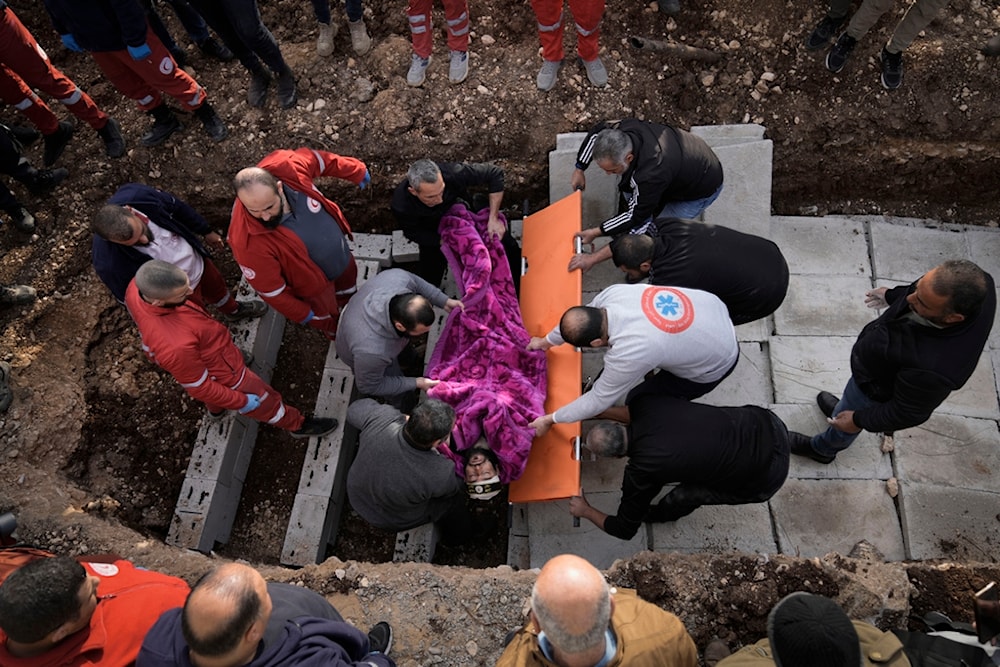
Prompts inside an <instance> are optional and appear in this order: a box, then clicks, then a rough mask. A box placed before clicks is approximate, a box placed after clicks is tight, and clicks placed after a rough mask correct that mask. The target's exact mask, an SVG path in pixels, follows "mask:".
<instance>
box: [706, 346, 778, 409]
mask: <svg viewBox="0 0 1000 667" xmlns="http://www.w3.org/2000/svg"><path fill="white" fill-rule="evenodd" d="M773 400H774V388H773V387H772V386H771V360H770V357H769V356H768V353H767V349H766V346H765V345H764V344H763V343H740V360H739V362H737V364H736V368H735V369H733V372H732V374H731V375H730V376H729V377H727V378H726V379H725V380H723V381H722V384H720V385H719V386H718V387H716V388H715V389H713V390H712V391H711V392H709V393H708V394H705V396H703V397H702V398H700V399H699V401H700V402H702V403H707V404H709V405H720V406H731V405H747V404H753V405H767V404H768V403H771V402H772V401H773Z"/></svg>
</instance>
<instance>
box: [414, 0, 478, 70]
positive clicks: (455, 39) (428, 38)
mask: <svg viewBox="0 0 1000 667" xmlns="http://www.w3.org/2000/svg"><path fill="white" fill-rule="evenodd" d="M433 4H434V0H410V4H409V6H407V8H406V16H407V18H408V19H409V22H410V39H411V40H412V41H413V52H414V53H416V54H417V55H418V56H420V57H421V58H426V57H428V56H430V55H431V50H432V48H433V44H434V34H433V33H432V32H431V6H432V5H433ZM443 4H444V18H445V21H446V22H447V23H448V48H449V49H451V50H452V51H468V50H469V3H468V0H443Z"/></svg>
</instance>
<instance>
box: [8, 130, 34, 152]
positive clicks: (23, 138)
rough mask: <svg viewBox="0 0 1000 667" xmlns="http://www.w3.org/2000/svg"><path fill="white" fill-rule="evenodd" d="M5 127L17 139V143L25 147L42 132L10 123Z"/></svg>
mask: <svg viewBox="0 0 1000 667" xmlns="http://www.w3.org/2000/svg"><path fill="white" fill-rule="evenodd" d="M7 129H8V130H9V131H10V133H11V135H13V137H14V138H15V139H16V140H17V143H19V144H21V148H27V147H28V146H30V145H31V144H33V143H35V142H36V141H38V139H39V137H41V136H42V133H41V132H39V131H38V130H36V129H35V128H33V127H25V126H24V125H12V126H10V127H8V128H7Z"/></svg>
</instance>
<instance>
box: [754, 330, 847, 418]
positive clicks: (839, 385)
mask: <svg viewBox="0 0 1000 667" xmlns="http://www.w3.org/2000/svg"><path fill="white" fill-rule="evenodd" d="M854 340H855V337H853V336H851V337H847V336H829V337H826V338H821V337H819V336H774V337H773V338H771V345H770V352H771V371H772V373H773V374H774V402H775V403H812V402H813V401H815V400H816V394H818V393H819V392H820V391H823V390H826V391H829V392H833V393H834V394H838V395H839V393H840V391H841V390H842V389H843V388H844V385H846V384H847V381H848V380H849V379H850V377H851V347H852V346H853V345H854Z"/></svg>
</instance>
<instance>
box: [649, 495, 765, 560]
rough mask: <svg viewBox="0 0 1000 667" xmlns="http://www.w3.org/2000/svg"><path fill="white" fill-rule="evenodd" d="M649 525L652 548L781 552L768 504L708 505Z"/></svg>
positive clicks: (656, 549)
mask: <svg viewBox="0 0 1000 667" xmlns="http://www.w3.org/2000/svg"><path fill="white" fill-rule="evenodd" d="M650 527H651V528H652V533H653V551H667V552H676V553H685V554H696V553H713V554H721V553H729V552H731V551H739V552H741V553H765V554H773V553H778V544H777V542H776V541H775V539H774V533H773V531H772V529H771V514H770V512H769V510H768V506H767V503H753V504H751V505H705V506H703V507H699V508H698V509H696V510H695V511H694V512H693V513H691V514H689V515H688V516H686V517H683V518H681V519H678V520H677V521H672V522H670V523H653V524H650Z"/></svg>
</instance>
